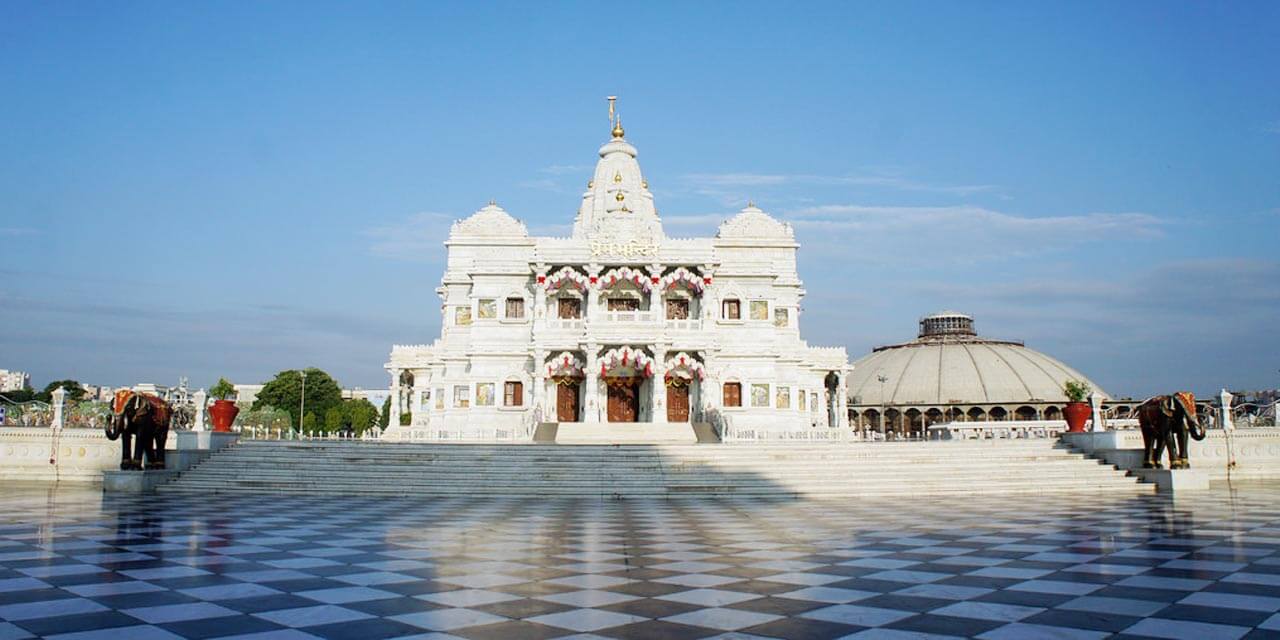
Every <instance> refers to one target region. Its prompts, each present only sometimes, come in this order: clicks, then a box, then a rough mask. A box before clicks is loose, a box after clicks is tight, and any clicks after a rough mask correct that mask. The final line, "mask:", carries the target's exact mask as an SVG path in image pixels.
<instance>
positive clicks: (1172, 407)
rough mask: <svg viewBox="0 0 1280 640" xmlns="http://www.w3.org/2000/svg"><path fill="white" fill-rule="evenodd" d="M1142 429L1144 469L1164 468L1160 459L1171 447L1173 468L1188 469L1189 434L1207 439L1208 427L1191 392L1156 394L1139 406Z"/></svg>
mask: <svg viewBox="0 0 1280 640" xmlns="http://www.w3.org/2000/svg"><path fill="white" fill-rule="evenodd" d="M1138 426H1139V427H1141V429H1142V468H1144V469H1162V468H1164V467H1162V466H1161V464H1160V459H1161V458H1163V457H1164V450H1165V449H1166V448H1168V450H1169V468H1170V469H1188V468H1190V467H1191V462H1190V461H1188V460H1187V457H1188V453H1187V436H1188V435H1190V436H1191V437H1192V438H1193V439H1195V440H1197V441H1199V440H1204V436H1205V433H1204V427H1203V426H1201V425H1200V421H1199V419H1198V418H1197V417H1196V397H1195V396H1194V395H1192V394H1191V392H1189V391H1179V392H1177V393H1174V394H1173V395H1168V396H1156V397H1154V398H1151V399H1150V400H1147V401H1146V402H1143V403H1142V404H1141V405H1138Z"/></svg>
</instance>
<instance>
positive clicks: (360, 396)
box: [342, 387, 391, 408]
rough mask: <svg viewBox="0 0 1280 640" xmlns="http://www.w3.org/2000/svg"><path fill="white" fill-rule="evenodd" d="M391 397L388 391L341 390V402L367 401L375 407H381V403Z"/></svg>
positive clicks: (358, 388)
mask: <svg viewBox="0 0 1280 640" xmlns="http://www.w3.org/2000/svg"><path fill="white" fill-rule="evenodd" d="M390 397H391V390H390V389H361V388H360V387H356V388H354V389H343V390H342V399H343V400H368V401H369V402H370V403H371V404H372V405H373V406H375V407H379V408H381V407H382V403H383V402H386V400H387V398H390Z"/></svg>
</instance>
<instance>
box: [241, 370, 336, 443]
mask: <svg viewBox="0 0 1280 640" xmlns="http://www.w3.org/2000/svg"><path fill="white" fill-rule="evenodd" d="M301 400H302V376H301V375H299V374H298V371H297V370H296V369H286V370H284V371H281V372H280V373H277V374H276V377H275V378H273V379H272V380H271V381H270V382H268V383H267V384H265V385H263V386H262V391H259V392H258V398H257V399H256V400H255V401H254V403H253V408H254V409H257V408H259V407H277V408H280V409H284V410H285V411H288V412H289V414H290V415H292V416H294V422H293V426H294V428H295V429H296V428H297V425H298V423H297V414H296V413H295V412H296V411H297V410H298V406H299V404H300V403H301ZM339 404H342V389H341V388H340V387H338V383H337V382H336V381H334V379H333V378H331V377H330V376H329V374H327V373H325V372H324V371H321V370H320V369H316V368H315V367H311V368H309V369H307V407H306V411H307V413H312V412H315V413H316V414H317V415H325V413H326V412H327V411H328V410H329V408H330V407H335V406H337V405H339ZM304 428H305V425H304ZM312 428H314V426H313V427H312Z"/></svg>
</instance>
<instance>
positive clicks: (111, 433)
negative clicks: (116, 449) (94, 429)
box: [102, 416, 120, 441]
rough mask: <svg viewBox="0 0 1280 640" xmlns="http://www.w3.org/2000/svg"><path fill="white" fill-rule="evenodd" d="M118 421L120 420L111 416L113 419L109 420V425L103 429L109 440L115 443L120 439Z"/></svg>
mask: <svg viewBox="0 0 1280 640" xmlns="http://www.w3.org/2000/svg"><path fill="white" fill-rule="evenodd" d="M116 420H118V418H116V417H115V416H111V419H110V420H107V424H105V425H103V427H102V428H103V431H105V432H106V434H107V439H108V440H112V441H115V440H118V439H120V429H118V428H117V427H116Z"/></svg>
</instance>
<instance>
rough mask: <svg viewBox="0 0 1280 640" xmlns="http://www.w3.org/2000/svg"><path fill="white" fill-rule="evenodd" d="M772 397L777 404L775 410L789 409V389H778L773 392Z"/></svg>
mask: <svg viewBox="0 0 1280 640" xmlns="http://www.w3.org/2000/svg"><path fill="white" fill-rule="evenodd" d="M774 396H775V398H776V402H777V405H776V408H778V409H790V408H791V387H778V388H777V389H776V390H775V391H774Z"/></svg>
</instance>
